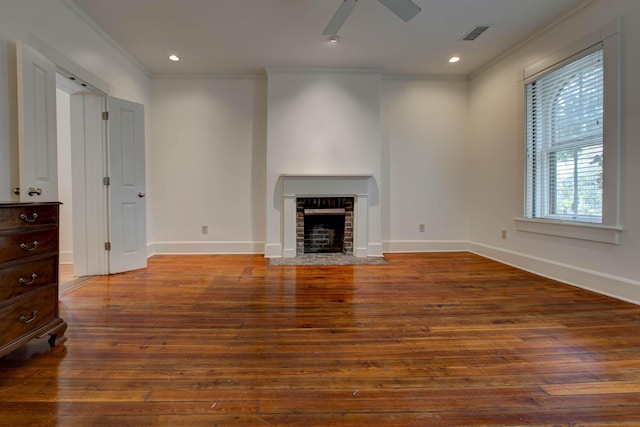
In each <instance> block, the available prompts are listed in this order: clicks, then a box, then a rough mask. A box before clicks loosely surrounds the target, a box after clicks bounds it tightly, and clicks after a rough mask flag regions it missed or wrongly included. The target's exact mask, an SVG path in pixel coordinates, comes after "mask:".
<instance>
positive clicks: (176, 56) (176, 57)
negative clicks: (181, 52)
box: [169, 55, 180, 62]
mask: <svg viewBox="0 0 640 427" xmlns="http://www.w3.org/2000/svg"><path fill="white" fill-rule="evenodd" d="M169 59H170V60H171V61H173V62H178V61H180V57H179V56H178V55H169Z"/></svg>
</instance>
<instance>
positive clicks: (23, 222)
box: [0, 204, 58, 230]
mask: <svg viewBox="0 0 640 427" xmlns="http://www.w3.org/2000/svg"><path fill="white" fill-rule="evenodd" d="M57 223H58V206H57V205H50V206H33V205H29V204H25V205H24V206H19V207H18V206H16V207H7V208H4V209H0V230H9V229H12V228H22V227H26V228H28V227H34V226H39V225H56V224H57Z"/></svg>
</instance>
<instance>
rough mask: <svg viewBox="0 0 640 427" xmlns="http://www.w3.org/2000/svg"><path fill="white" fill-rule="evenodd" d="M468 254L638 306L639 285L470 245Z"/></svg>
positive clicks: (546, 261) (521, 255) (639, 301)
mask: <svg viewBox="0 0 640 427" xmlns="http://www.w3.org/2000/svg"><path fill="white" fill-rule="evenodd" d="M469 251H470V252H473V253H475V254H478V255H481V256H484V257H486V258H490V259H493V260H495V261H498V262H501V263H504V264H507V265H511V266H513V267H516V268H519V269H522V270H525V271H528V272H531V273H534V274H537V275H540V276H543V277H547V278H549V279H553V280H557V281H559V282H562V283H566V284H569V285H572V286H576V287H578V288H582V289H586V290H589V291H593V292H597V293H599V294H602V295H606V296H610V297H612V298H616V299H620V300H623V301H627V302H630V303H633V304H637V305H640V282H637V281H634V280H629V279H625V278H623V277H617V276H612V275H609V274H604V273H600V272H597V271H593V270H587V269H584V268H580V267H576V266H572V265H568V264H563V263H559V262H556V261H552V260H548V259H543V258H538V257H534V256H530V255H525V254H521V253H517V252H513V251H508V250H506V249H501V248H497V247H494V246H489V245H482V244H479V243H474V242H469Z"/></svg>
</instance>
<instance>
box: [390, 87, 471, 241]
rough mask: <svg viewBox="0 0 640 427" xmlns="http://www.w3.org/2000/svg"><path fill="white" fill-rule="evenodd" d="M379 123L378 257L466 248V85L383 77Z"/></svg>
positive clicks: (467, 119) (467, 118)
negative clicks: (380, 234) (381, 230)
mask: <svg viewBox="0 0 640 427" xmlns="http://www.w3.org/2000/svg"><path fill="white" fill-rule="evenodd" d="M382 117H383V131H382V135H383V136H382V141H383V142H382V143H383V149H382V150H383V155H382V162H383V169H384V185H383V187H384V191H383V199H384V200H387V203H385V204H384V211H385V214H384V218H385V221H384V224H385V228H384V237H383V239H384V241H385V242H384V244H385V252H412V251H427V250H464V249H466V242H467V239H468V226H467V218H468V207H467V179H468V178H467V158H466V156H467V125H468V121H469V117H468V82H467V81H466V80H460V79H457V80H453V79H451V80H445V79H406V78H386V79H385V80H384V81H383V114H382ZM419 224H424V225H425V231H424V232H420V231H419Z"/></svg>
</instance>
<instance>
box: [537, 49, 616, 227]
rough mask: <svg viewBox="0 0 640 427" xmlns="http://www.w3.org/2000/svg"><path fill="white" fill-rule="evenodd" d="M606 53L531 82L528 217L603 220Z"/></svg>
mask: <svg viewBox="0 0 640 427" xmlns="http://www.w3.org/2000/svg"><path fill="white" fill-rule="evenodd" d="M603 77H604V70H603V52H602V48H601V47H600V48H599V49H598V50H596V51H595V52H589V53H588V54H586V55H584V56H581V57H579V58H578V59H572V60H571V61H569V62H568V63H564V64H562V66H560V67H556V68H555V69H553V70H551V71H549V72H547V73H546V74H544V75H542V76H540V77H536V78H534V79H531V80H530V81H529V82H528V83H527V85H526V135H525V139H526V162H527V165H526V201H525V216H526V217H528V218H552V219H554V218H555V219H560V220H571V221H586V222H596V223H601V222H602V200H603V199H602V188H603V186H602V184H603V158H604V153H603Z"/></svg>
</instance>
